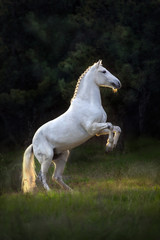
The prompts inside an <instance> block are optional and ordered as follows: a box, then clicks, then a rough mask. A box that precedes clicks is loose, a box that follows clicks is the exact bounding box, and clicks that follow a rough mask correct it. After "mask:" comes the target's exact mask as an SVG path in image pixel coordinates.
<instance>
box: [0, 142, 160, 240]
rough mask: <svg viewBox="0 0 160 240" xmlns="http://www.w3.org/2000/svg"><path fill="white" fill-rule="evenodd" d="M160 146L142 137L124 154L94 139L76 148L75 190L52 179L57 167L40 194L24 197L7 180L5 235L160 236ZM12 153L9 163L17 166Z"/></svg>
mask: <svg viewBox="0 0 160 240" xmlns="http://www.w3.org/2000/svg"><path fill="white" fill-rule="evenodd" d="M159 146H160V145H159V141H155V140H154V139H139V140H137V141H135V142H133V141H132V143H130V142H129V143H128V144H127V145H126V146H125V149H124V152H123V153H119V152H115V153H112V154H107V155H106V154H105V153H104V151H103V147H101V146H100V145H99V144H98V143H93V142H89V143H88V144H85V145H83V146H81V147H80V148H77V149H75V150H73V151H72V153H71V156H70V160H69V162H68V165H67V168H66V170H65V174H64V175H65V176H66V182H67V183H68V184H69V185H70V186H71V187H72V188H73V189H74V192H73V193H67V192H65V191H62V190H60V188H59V186H57V185H56V184H54V183H52V182H51V180H50V175H51V172H52V171H53V167H51V170H50V173H49V176H48V177H49V178H48V181H49V184H50V186H51V187H52V189H53V190H52V191H51V192H49V193H46V192H45V191H44V190H43V189H42V188H41V186H38V187H39V191H37V192H36V193H35V194H32V195H31V194H26V195H23V194H22V193H21V192H20V191H19V187H17V189H16V190H14V188H12V186H10V185H9V183H8V185H5V184H6V183H4V185H3V187H4V186H5V189H3V194H2V195H1V197H0V213H1V214H0V223H1V224H0V236H1V239H3V240H5V239H6V240H7V239H13V240H14V239H16V240H19V239H73V240H74V239H79V240H80V239H84V240H85V239H93V240H94V239H95V240H97V239H108V240H110V239H113V240H120V239H123V240H127V239H128V240H131V239H151V240H158V239H160V230H159V229H160V148H159ZM20 154H21V153H16V154H15V156H14V155H13V154H11V155H12V156H13V158H14V157H17V156H20ZM11 155H10V154H9V155H6V157H7V156H8V162H9V163H8V164H9V165H7V166H9V167H11V168H14V164H13V163H11V161H10V160H9V159H10V157H11ZM20 164H21V161H20V160H18V161H17V162H16V165H17V166H19V168H20ZM9 167H6V171H8V173H7V177H8V174H9V173H10V171H11V170H9ZM38 168H39V166H38V164H37V170H38ZM11 172H12V171H11ZM17 175H19V170H18V172H17ZM19 178H20V175H19V176H18V177H17V178H16V179H19ZM13 179H14V175H13V176H12V181H13ZM5 181H6V180H5V177H4V182H5ZM18 181H19V180H17V184H19V183H18ZM7 186H8V187H9V188H8V189H7ZM4 192H5V193H4Z"/></svg>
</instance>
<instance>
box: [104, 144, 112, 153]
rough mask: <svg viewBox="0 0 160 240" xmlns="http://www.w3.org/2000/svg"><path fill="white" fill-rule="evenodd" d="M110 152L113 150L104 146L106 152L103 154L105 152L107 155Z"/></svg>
mask: <svg viewBox="0 0 160 240" xmlns="http://www.w3.org/2000/svg"><path fill="white" fill-rule="evenodd" d="M112 150H113V149H112V148H111V147H109V146H106V150H105V152H106V153H108V152H112Z"/></svg>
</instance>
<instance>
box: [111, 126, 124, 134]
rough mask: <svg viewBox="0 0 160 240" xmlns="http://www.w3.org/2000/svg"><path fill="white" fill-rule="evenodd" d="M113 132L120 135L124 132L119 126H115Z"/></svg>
mask: <svg viewBox="0 0 160 240" xmlns="http://www.w3.org/2000/svg"><path fill="white" fill-rule="evenodd" d="M113 131H114V132H117V133H119V134H120V133H121V131H122V130H121V128H120V127H119V126H114V130H113Z"/></svg>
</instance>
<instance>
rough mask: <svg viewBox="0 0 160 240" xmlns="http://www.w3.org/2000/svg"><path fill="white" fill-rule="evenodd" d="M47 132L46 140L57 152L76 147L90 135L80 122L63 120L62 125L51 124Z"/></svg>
mask: <svg viewBox="0 0 160 240" xmlns="http://www.w3.org/2000/svg"><path fill="white" fill-rule="evenodd" d="M47 132H48V134H47V136H46V137H47V140H48V141H49V142H50V143H51V144H52V145H53V146H54V148H55V149H56V150H57V152H60V151H65V150H69V149H72V148H74V147H77V146H78V145H80V144H82V143H83V142H85V141H87V140H88V139H89V138H90V137H91V136H90V135H89V134H88V133H87V132H86V131H85V130H84V129H83V128H82V127H81V126H80V124H75V123H74V122H73V123H72V124H71V123H70V122H69V124H68V123H67V122H64V123H63V124H62V125H57V124H55V126H54V125H52V126H51V127H50V128H49V129H48V131H47Z"/></svg>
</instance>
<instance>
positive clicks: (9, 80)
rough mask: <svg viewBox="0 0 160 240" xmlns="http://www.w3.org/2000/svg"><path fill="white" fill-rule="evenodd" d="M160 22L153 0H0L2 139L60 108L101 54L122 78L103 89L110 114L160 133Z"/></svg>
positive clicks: (127, 129) (136, 128) (132, 128)
mask: <svg viewBox="0 0 160 240" xmlns="http://www.w3.org/2000/svg"><path fill="white" fill-rule="evenodd" d="M159 22H160V2H159V0H142V1H137V0H135V1H133V0H116V1H113V0H99V1H97V0H86V1H84V0H72V1H69V0H59V1H57V0H48V1H44V0H37V1H31V0H3V1H2V0H1V1H0V141H1V142H2V143H3V144H13V145H14V144H17V143H18V144H19V143H22V144H24V142H25V140H26V138H28V137H31V135H32V133H33V132H34V131H35V130H36V128H37V127H38V126H39V125H40V124H42V123H44V122H46V121H48V120H50V119H52V118H54V117H55V116H56V115H58V114H59V113H60V112H62V111H64V110H65V109H66V108H67V107H68V105H69V102H70V99H71V97H72V94H73V91H74V87H75V85H76V81H77V79H78V77H79V75H80V74H81V73H82V72H83V71H84V70H85V69H86V68H87V67H88V66H89V65H91V64H93V63H94V62H95V61H97V60H99V59H103V64H104V66H106V68H107V69H108V70H110V71H111V72H112V73H113V74H115V75H116V76H117V77H118V78H119V79H120V80H121V82H122V85H123V88H122V89H121V90H120V91H119V92H118V94H116V95H115V94H113V93H112V91H111V90H106V89H104V90H102V98H103V105H104V107H105V109H106V110H107V113H108V117H109V119H108V120H109V121H112V122H113V123H115V124H120V125H121V127H122V129H123V131H124V133H129V134H133V133H134V134H147V135H154V136H159V135H158V134H159V129H160V121H159V106H160V97H159V93H160V80H159V66H160V64H159V56H160V45H159V40H160V36H159V34H160V31H159Z"/></svg>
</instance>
